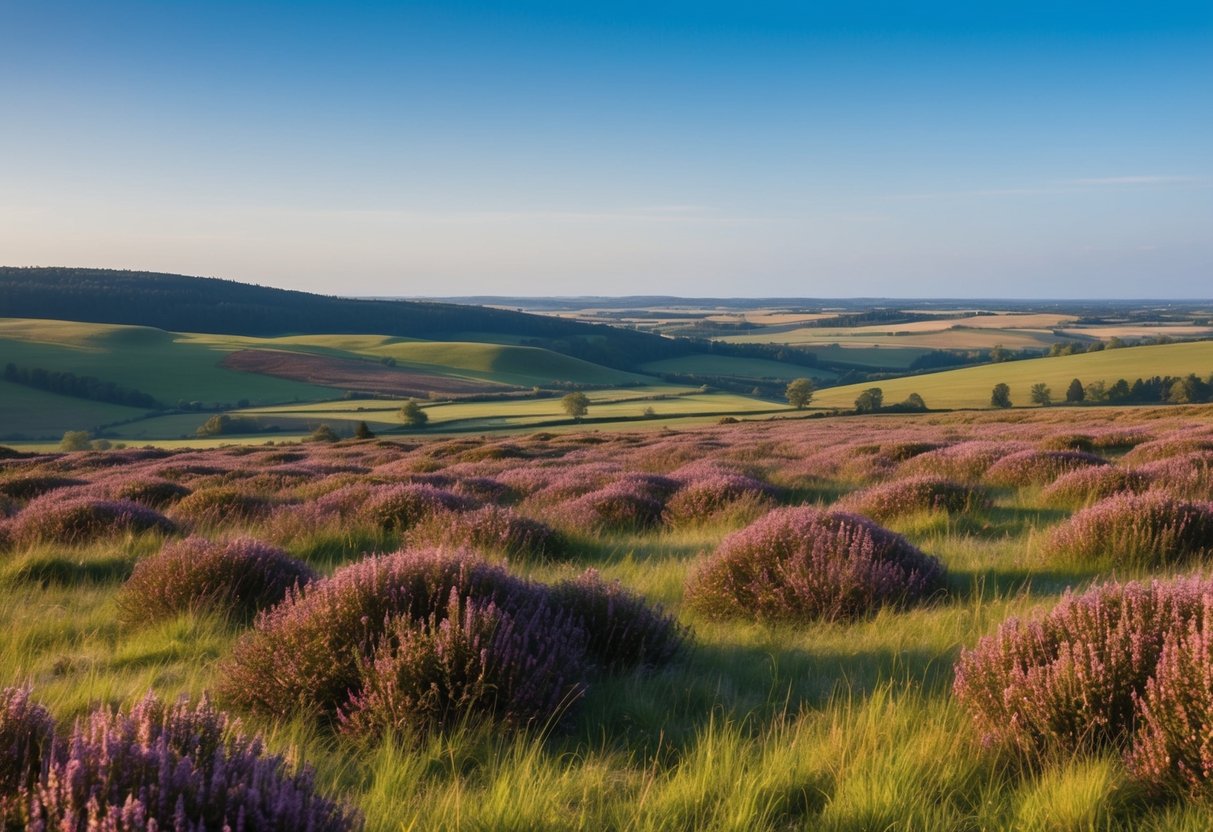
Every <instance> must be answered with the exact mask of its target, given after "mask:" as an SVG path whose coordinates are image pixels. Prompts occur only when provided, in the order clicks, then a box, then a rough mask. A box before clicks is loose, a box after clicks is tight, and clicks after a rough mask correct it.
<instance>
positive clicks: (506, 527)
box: [408, 506, 568, 558]
mask: <svg viewBox="0 0 1213 832" xmlns="http://www.w3.org/2000/svg"><path fill="white" fill-rule="evenodd" d="M408 542H409V545H410V546H452V547H467V548H470V549H476V550H478V551H483V552H493V553H496V554H501V555H505V556H507V557H521V558H547V557H555V556H557V555H560V554H562V553H563V552H564V551H566V550H567V548H568V544H567V541H565V539H564V536H563V535H561V534H560V533H559V532H557V531H556V530H555V529H553V528H552V527H551V526H549V525H548V524H547V523H543V522H541V521H539V520H533V519H531V518H530V517H524V516H523V515H521V514H519V513H518V512H516V511H514V510H513V509H509V508H500V507H498V506H485V507H484V508H479V509H476V510H475V511H468V512H459V513H455V512H442V513H440V514H434V515H430V516H429V517H427V518H425V519H424V520H422V521H421V522H419V523H418V524H417V525H416V526H414V527H413V528H412V529H410V530H409V532H408Z"/></svg>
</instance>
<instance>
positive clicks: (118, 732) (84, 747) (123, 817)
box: [13, 694, 361, 832]
mask: <svg viewBox="0 0 1213 832" xmlns="http://www.w3.org/2000/svg"><path fill="white" fill-rule="evenodd" d="M54 746H55V747H54V749H53V752H52V753H51V754H50V755H49V757H50V759H49V760H44V761H43V766H42V769H41V771H40V772H39V773H38V775H37V777H36V779H35V780H34V782H33V784H32V785H31V786H30V787H29V788H28V789H26V790H23V791H20V792H18V793H17V794H16V796H15V799H14V801H13V802H14V804H15V805H16V811H15V812H13V815H14V816H15V818H16V819H18V820H19V823H20V825H22V826H24V827H25V828H29V829H70V830H84V829H89V830H92V829H97V830H148V832H151V830H155V829H176V830H183V832H195V830H196V831H197V832H202V830H207V829H249V830H253V829H256V830H271V831H272V832H291V830H299V829H308V830H314V831H315V832H328V830H333V831H334V832H336V831H337V830H351V829H358V828H360V827H361V820H360V818H359V817H358V816H357V814H356V813H354V812H353V811H352V810H350V809H348V808H346V807H344V806H342V805H340V804H338V803H335V802H333V801H331V800H329V799H327V798H325V797H322V796H321V795H319V794H317V793H316V790H315V787H314V785H313V780H312V774H311V771H310V770H308V769H303V770H299V771H295V770H293V768H292V767H291V766H289V765H288V764H287V762H286V761H285V760H284V759H283V758H281V757H277V756H274V755H271V754H267V753H266V751H265V749H264V746H263V744H262V741H261V739H260V738H257V737H249V736H245V735H242V734H240V733H238V731H237V730H236V729H235V727H234V726H233V725H232V724H231V723H230V722H229V720H228V718H227V716H226V714H223V713H222V712H220V711H216V710H215V709H214V708H213V707H212V706H211V705H210V704H209V703H208V702H207V701H205V700H203V701H202V702H201V703H200V704H198V705H196V706H192V705H190V704H189V702H188V701H187V700H185V699H182V700H180V701H178V702H177V703H176V704H175V705H171V706H170V705H165V704H164V703H162V702H161V701H160V700H158V699H157V698H156V697H155V696H153V695H151V694H149V695H148V696H147V697H146V698H145V699H143V700H142V701H141V702H139V703H138V704H137V705H135V706H134V707H133V708H131V709H130V711H129V712H124V711H117V712H114V711H110V710H109V709H108V708H101V709H99V710H97V711H94V712H93V713H92V714H91V715H90V716H89V717H88V718H87V719H83V720H80V721H78V722H77V723H76V726H75V728H74V729H73V731H72V733H71V735H70V736H68V737H64V738H62V739H61V740H59V741H56V742H55V743H54Z"/></svg>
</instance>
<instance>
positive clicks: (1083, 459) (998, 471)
mask: <svg viewBox="0 0 1213 832" xmlns="http://www.w3.org/2000/svg"><path fill="white" fill-rule="evenodd" d="M1107 464H1108V461H1107V460H1106V459H1104V458H1103V457H1098V456H1095V455H1094V454H1087V453H1083V452H1081V451H1020V452H1019V453H1014V454H1011V455H1010V456H1006V457H1003V458H1002V459H1000V460H998V461H997V462H995V463H994V464H993V465H991V466H990V467H989V468H988V469H986V474H985V479H986V481H987V482H989V483H991V484H993V485H1004V486H1021V485H1043V484H1045V483H1047V482H1052V481H1053V480H1055V479H1057V478H1058V477H1059V476H1061V475H1063V474H1068V473H1069V472H1071V471H1074V470H1077V469H1079V468H1091V467H1095V466H1102V465H1107Z"/></svg>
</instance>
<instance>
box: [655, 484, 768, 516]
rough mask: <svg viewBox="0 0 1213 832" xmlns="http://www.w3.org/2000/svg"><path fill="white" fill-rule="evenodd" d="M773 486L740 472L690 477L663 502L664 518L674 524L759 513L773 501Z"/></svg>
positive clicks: (766, 508)
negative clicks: (668, 499) (664, 505)
mask: <svg viewBox="0 0 1213 832" xmlns="http://www.w3.org/2000/svg"><path fill="white" fill-rule="evenodd" d="M777 496H778V492H777V491H776V489H775V487H774V486H771V485H768V484H767V483H765V482H763V481H762V480H757V479H754V478H753V477H746V476H742V475H740V474H716V475H714V476H710V477H707V478H705V479H697V480H692V481H691V482H689V483H688V484H687V485H685V486H683V487H682V488H681V489H679V491H678V493H676V494H675V495H674V496H673V497H671V498H670V501H669V503H667V504H666V518H667V519H668V520H669V521H670V522H671V523H672V524H674V525H681V524H690V523H707V522H713V521H718V520H724V519H726V518H732V517H737V516H745V515H746V514H751V513H762V512H763V511H766V510H769V509H770V508H772V507H773V506H774V504H775V500H776V498H777Z"/></svg>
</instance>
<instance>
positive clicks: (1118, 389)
mask: <svg viewBox="0 0 1213 832" xmlns="http://www.w3.org/2000/svg"><path fill="white" fill-rule="evenodd" d="M999 388H1006V389H1005V390H1004V391H1002V393H1001V395H1000V394H999ZM1029 397H1030V399H1031V402H1032V404H1037V405H1041V406H1042V407H1048V406H1049V405H1051V404H1053V403H1054V398H1053V390H1052V388H1050V387H1049V385H1047V384H1045V383H1043V382H1041V383H1038V384H1033V385H1032V388H1031V390H1030V391H1029ZM1004 401H1005V402H1006V403H1005V404H1003V403H1002V402H1004ZM1210 401H1213V375H1210V376H1209V377H1208V378H1205V379H1202V378H1200V376H1198V375H1196V374H1195V373H1189V374H1188V375H1186V376H1182V377H1179V376H1154V377H1152V378H1148V379H1142V378H1139V379H1137V380H1136V381H1134V382H1133V383H1132V384H1130V383H1129V382H1128V381H1127V380H1126V379H1123V378H1121V379H1117V380H1116V381H1115V382H1114V383H1113V384H1111V385H1109V384H1108V383H1107V382H1105V381H1103V380H1099V381H1092V382H1090V383H1088V384H1083V383H1082V381H1081V380H1080V379H1077V378H1076V379H1073V380H1072V381H1071V382H1070V384H1069V386H1068V387H1066V393H1065V399H1064V402H1065V404H1071V405H1074V404H1085V403H1089V404H1157V403H1171V404H1198V403H1201V402H1210ZM990 403H991V404H992V405H994V406H995V407H1010V406H1011V404H1010V388H1009V387H1007V385H1005V384H1000V385H998V386H997V387H995V394H994V395H993V396H992V397H991V399H990Z"/></svg>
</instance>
